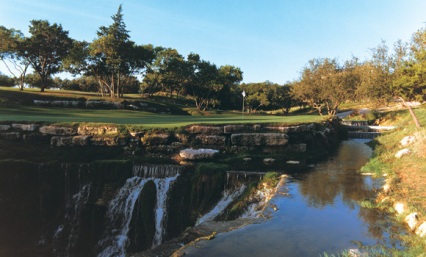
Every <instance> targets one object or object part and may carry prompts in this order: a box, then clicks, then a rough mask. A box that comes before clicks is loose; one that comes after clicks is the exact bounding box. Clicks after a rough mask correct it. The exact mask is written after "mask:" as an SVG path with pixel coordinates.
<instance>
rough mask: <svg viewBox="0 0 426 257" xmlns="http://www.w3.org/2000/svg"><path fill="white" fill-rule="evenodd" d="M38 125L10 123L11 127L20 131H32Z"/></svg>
mask: <svg viewBox="0 0 426 257" xmlns="http://www.w3.org/2000/svg"><path fill="white" fill-rule="evenodd" d="M38 127H39V125H37V124H16V123H13V124H12V128H14V129H19V130H22V131H31V132H33V131H36V130H37V129H38Z"/></svg>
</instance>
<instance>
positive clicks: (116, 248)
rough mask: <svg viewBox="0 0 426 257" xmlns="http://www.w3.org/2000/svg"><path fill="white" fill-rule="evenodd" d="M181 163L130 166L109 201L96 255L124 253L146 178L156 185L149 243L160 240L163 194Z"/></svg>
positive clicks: (163, 214) (180, 168)
mask: <svg viewBox="0 0 426 257" xmlns="http://www.w3.org/2000/svg"><path fill="white" fill-rule="evenodd" d="M182 170H183V167H180V166H174V165H151V166H140V165H137V166H136V165H135V166H134V167H133V175H134V177H131V178H129V179H127V180H126V182H125V184H124V185H123V187H121V189H120V191H119V192H118V193H117V195H116V197H115V198H114V199H113V200H111V201H110V203H109V205H108V211H107V219H108V221H107V224H108V225H107V227H106V230H105V233H104V239H102V240H101V241H99V243H98V246H99V247H100V248H101V249H103V250H102V252H101V253H99V254H98V256H99V257H106V256H123V257H124V256H125V255H126V247H127V246H128V232H129V230H130V222H131V220H132V215H133V210H134V208H135V203H136V201H137V199H138V198H139V195H140V193H141V191H142V189H143V187H144V186H145V184H146V182H148V181H153V182H154V183H155V186H156V189H157V206H156V211H155V229H156V231H155V235H154V239H153V242H152V246H153V247H155V246H158V245H159V244H161V242H162V237H163V234H164V231H165V228H164V225H165V223H166V222H165V219H166V217H167V215H166V214H167V211H166V210H167V209H166V207H167V206H166V204H167V194H168V192H169V189H170V186H171V184H172V183H173V182H174V181H175V180H176V179H177V177H178V176H179V174H180V172H181V171H182Z"/></svg>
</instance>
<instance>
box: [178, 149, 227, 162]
mask: <svg viewBox="0 0 426 257" xmlns="http://www.w3.org/2000/svg"><path fill="white" fill-rule="evenodd" d="M217 153H219V150H213V149H192V148H187V149H184V150H181V151H180V153H179V155H180V157H182V158H183V159H184V160H202V159H212V158H213V157H214V155H215V154H217Z"/></svg>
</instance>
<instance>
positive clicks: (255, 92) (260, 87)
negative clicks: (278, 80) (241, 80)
mask: <svg viewBox="0 0 426 257" xmlns="http://www.w3.org/2000/svg"><path fill="white" fill-rule="evenodd" d="M277 87H278V85H277V84H274V83H272V82H269V81H265V82H262V83H248V84H242V85H241V89H242V90H243V91H245V92H246V97H245V103H246V107H247V109H248V111H249V112H257V111H258V110H259V109H262V110H268V109H271V107H272V105H271V104H272V101H273V98H274V96H275V93H276V91H277Z"/></svg>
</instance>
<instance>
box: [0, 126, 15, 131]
mask: <svg viewBox="0 0 426 257" xmlns="http://www.w3.org/2000/svg"><path fill="white" fill-rule="evenodd" d="M11 128H12V127H11V126H10V125H0V131H7V130H9V129H11Z"/></svg>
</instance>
